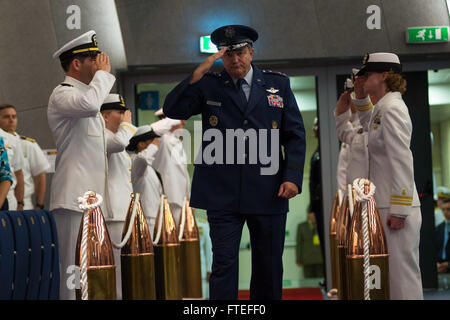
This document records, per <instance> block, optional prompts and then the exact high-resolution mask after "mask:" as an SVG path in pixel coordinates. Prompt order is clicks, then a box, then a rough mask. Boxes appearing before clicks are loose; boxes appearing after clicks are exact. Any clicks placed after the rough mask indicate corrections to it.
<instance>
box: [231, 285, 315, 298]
mask: <svg viewBox="0 0 450 320" xmlns="http://www.w3.org/2000/svg"><path fill="white" fill-rule="evenodd" d="M238 299H239V300H249V299H250V290H239V294H238ZM282 300H323V294H322V291H321V290H320V288H290V289H283V299H282Z"/></svg>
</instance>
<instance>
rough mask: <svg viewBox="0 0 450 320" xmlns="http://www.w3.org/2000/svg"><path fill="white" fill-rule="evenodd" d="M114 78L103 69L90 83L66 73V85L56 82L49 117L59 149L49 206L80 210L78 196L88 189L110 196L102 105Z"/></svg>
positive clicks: (50, 101) (48, 111) (49, 107)
mask: <svg viewBox="0 0 450 320" xmlns="http://www.w3.org/2000/svg"><path fill="white" fill-rule="evenodd" d="M114 81H115V77H114V76H113V75H112V74H110V73H108V72H105V71H101V70H99V71H97V72H96V73H95V75H94V78H93V79H92V81H91V83H89V85H86V84H84V83H82V82H80V81H78V80H76V79H74V78H72V77H69V76H66V78H65V79H64V84H67V85H59V86H57V87H56V88H55V89H54V90H53V93H52V94H51V96H50V100H49V104H48V110H47V118H48V123H49V126H50V130H51V131H52V134H53V138H54V140H55V143H56V148H57V150H58V155H57V157H56V171H55V174H54V175H53V179H52V185H51V194H50V210H54V209H58V208H62V209H69V210H73V211H78V212H81V211H82V210H81V209H80V208H79V207H78V197H80V196H83V195H84V193H85V192H86V191H88V190H93V191H95V192H97V193H99V194H100V195H101V196H103V198H104V199H107V197H105V191H106V190H107V188H106V185H107V180H106V179H107V172H108V171H107V166H108V163H107V156H106V140H105V121H104V120H103V117H102V116H101V114H100V107H101V105H102V104H103V101H104V100H105V98H106V96H107V95H108V94H109V91H110V90H111V88H112V86H113V84H114ZM102 206H103V207H105V206H104V205H102ZM106 207H107V204H106ZM103 213H104V214H105V217H108V213H107V212H105V211H103Z"/></svg>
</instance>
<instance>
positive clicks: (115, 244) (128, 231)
mask: <svg viewBox="0 0 450 320" xmlns="http://www.w3.org/2000/svg"><path fill="white" fill-rule="evenodd" d="M140 197H141V194H140V193H136V195H135V198H134V203H133V209H132V211H131V218H130V223H129V225H128V229H127V233H126V234H125V237H124V238H123V240H122V242H121V243H119V244H117V243H115V242H114V241H112V240H111V243H112V245H113V246H114V248H116V249H122V248H123V247H124V246H125V245H126V244H127V242H128V240H129V239H130V236H131V231H132V230H133V226H134V223H135V220H136V212H137V207H138V206H137V204H138V202H139V198H140Z"/></svg>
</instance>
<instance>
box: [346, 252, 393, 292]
mask: <svg viewBox="0 0 450 320" xmlns="http://www.w3.org/2000/svg"><path fill="white" fill-rule="evenodd" d="M369 261H370V265H371V266H376V267H375V268H374V270H373V271H372V273H371V275H370V276H369V277H370V283H371V287H372V289H371V290H370V291H369V293H370V300H389V255H387V254H386V255H375V256H372V255H371V256H370V259H369ZM363 264H364V258H363V256H357V257H350V256H349V257H347V270H348V274H349V275H351V277H349V291H348V293H349V299H351V300H364V265H363Z"/></svg>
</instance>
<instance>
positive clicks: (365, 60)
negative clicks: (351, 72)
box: [363, 53, 369, 66]
mask: <svg viewBox="0 0 450 320" xmlns="http://www.w3.org/2000/svg"><path fill="white" fill-rule="evenodd" d="M368 60H369V54H368V53H366V55H365V56H364V59H363V66H365V65H366V63H367V61H368Z"/></svg>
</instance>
